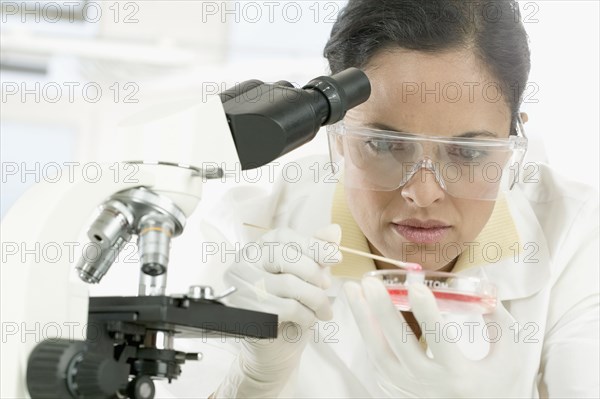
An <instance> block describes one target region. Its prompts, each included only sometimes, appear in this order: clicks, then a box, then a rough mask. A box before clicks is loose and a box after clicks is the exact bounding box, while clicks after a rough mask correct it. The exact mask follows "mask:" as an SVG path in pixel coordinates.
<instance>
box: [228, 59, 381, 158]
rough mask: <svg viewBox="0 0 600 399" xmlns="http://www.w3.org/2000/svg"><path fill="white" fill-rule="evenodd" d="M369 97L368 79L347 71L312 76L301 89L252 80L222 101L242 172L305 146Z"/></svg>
mask: <svg viewBox="0 0 600 399" xmlns="http://www.w3.org/2000/svg"><path fill="white" fill-rule="evenodd" d="M370 94H371V85H370V83H369V79H368V78H367V75H365V73H364V72H362V71H361V70H359V69H357V68H349V69H346V70H344V71H342V72H340V73H337V74H335V75H333V76H320V77H318V78H315V79H313V80H311V81H310V82H309V83H308V84H307V85H305V86H304V87H303V88H301V89H300V88H295V87H293V86H292V85H291V84H290V83H289V82H287V81H279V82H276V83H274V84H266V83H262V82H260V81H257V80H252V81H247V82H243V83H240V84H239V85H237V86H235V87H233V88H232V89H230V90H227V91H225V92H223V93H221V95H220V97H221V101H222V102H223V108H224V110H225V113H226V115H227V121H228V123H229V128H230V130H231V133H232V135H233V139H234V141H235V146H236V149H237V153H238V157H239V159H240V162H241V164H242V165H241V166H242V169H243V170H246V169H253V168H257V167H260V166H263V165H266V164H267V163H269V162H271V161H273V160H275V159H277V158H279V157H281V156H282V155H284V154H287V153H288V152H290V151H292V150H294V149H295V148H298V147H300V146H301V145H303V144H305V143H307V142H309V141H310V140H312V139H313V138H314V137H315V135H316V134H317V132H318V131H319V129H320V128H321V126H324V125H330V124H333V123H336V122H338V121H339V120H341V119H342V118H343V117H344V115H345V114H346V112H347V111H348V110H349V109H351V108H353V107H355V106H357V105H359V104H361V103H363V102H365V101H366V100H367V99H368V98H369V95H370Z"/></svg>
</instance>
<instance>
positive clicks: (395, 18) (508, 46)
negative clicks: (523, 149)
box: [324, 0, 531, 131]
mask: <svg viewBox="0 0 600 399" xmlns="http://www.w3.org/2000/svg"><path fill="white" fill-rule="evenodd" d="M395 47H401V48H404V49H408V50H417V51H423V52H430V53H434V52H440V51H446V50H454V49H472V51H473V53H474V54H475V55H476V56H477V57H478V58H479V60H480V61H481V62H482V63H483V65H485V66H486V67H487V68H488V71H489V72H490V73H491V74H492V76H493V77H494V78H495V79H497V83H498V85H499V87H500V89H501V90H502V92H503V94H504V98H505V99H506V101H507V103H508V105H509V107H510V110H511V114H512V116H513V119H512V121H513V123H514V121H515V119H516V115H517V113H518V111H519V107H520V104H521V101H522V97H523V92H524V90H525V87H526V84H527V79H528V75H529V69H530V66H531V65H530V59H529V58H530V52H529V45H528V40H527V34H526V33H525V28H524V26H523V23H522V22H521V14H520V12H519V6H518V4H517V2H516V1H514V0H349V2H348V5H347V6H346V7H345V8H344V9H343V10H342V11H341V12H340V14H339V15H338V18H337V21H336V22H335V24H334V25H333V28H332V30H331V37H330V38H329V41H328V42H327V44H326V46H325V49H324V55H325V57H326V58H327V60H328V61H329V67H330V69H331V72H332V73H337V72H339V71H341V70H344V69H346V68H349V67H357V68H364V67H365V66H366V65H367V64H368V63H369V61H370V60H371V58H372V57H373V56H374V55H375V54H376V53H378V52H380V51H381V50H388V49H393V48H395ZM513 129H514V125H513ZM513 131H514V130H513Z"/></svg>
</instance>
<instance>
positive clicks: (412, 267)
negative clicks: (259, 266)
mask: <svg viewBox="0 0 600 399" xmlns="http://www.w3.org/2000/svg"><path fill="white" fill-rule="evenodd" d="M242 224H243V225H244V226H248V227H254V228H255V229H260V230H265V231H269V230H272V229H270V228H268V227H263V226H257V225H255V224H251V223H242ZM315 238H316V239H318V240H323V239H322V238H320V237H315ZM323 241H327V240H323ZM332 244H334V243H332ZM336 245H337V244H336ZM338 248H339V249H340V251H342V252H347V253H349V254H354V255H358V256H363V257H365V258H370V259H374V260H378V261H381V262H385V263H389V264H391V265H394V266H398V267H400V268H402V269H407V270H421V269H422V267H421V265H419V264H418V263H412V262H402V261H399V260H395V259H390V258H386V257H385V256H379V255H374V254H371V253H368V252H363V251H359V250H357V249H352V248H348V247H345V246H343V245H338Z"/></svg>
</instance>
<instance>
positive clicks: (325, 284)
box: [261, 248, 331, 289]
mask: <svg viewBox="0 0 600 399" xmlns="http://www.w3.org/2000/svg"><path fill="white" fill-rule="evenodd" d="M261 263H262V264H263V268H264V269H265V270H266V271H268V272H269V273H275V274H284V273H288V274H293V275H294V276H297V277H298V278H300V279H302V280H304V281H306V282H308V283H310V284H312V285H314V286H317V287H319V288H322V289H327V288H329V287H330V286H331V277H330V276H329V274H328V273H327V270H326V269H323V268H322V267H320V266H319V265H318V264H317V263H316V262H315V261H314V260H312V259H311V258H309V257H308V256H306V255H304V254H302V253H299V252H297V251H296V250H295V249H293V248H291V249H289V250H287V251H286V252H279V251H277V252H275V254H274V255H273V257H272V259H269V257H267V256H265V257H264V258H263V259H262V262H261Z"/></svg>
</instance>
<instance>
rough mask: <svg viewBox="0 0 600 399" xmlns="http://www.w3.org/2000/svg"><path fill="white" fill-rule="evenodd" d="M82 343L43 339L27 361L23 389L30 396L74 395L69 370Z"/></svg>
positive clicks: (63, 396)
mask: <svg viewBox="0 0 600 399" xmlns="http://www.w3.org/2000/svg"><path fill="white" fill-rule="evenodd" d="M85 349H86V346H85V343H84V342H83V341H69V340H51V341H50V340H47V341H43V342H41V343H40V344H38V345H37V346H36V347H35V348H34V349H33V351H32V352H31V354H30V355H29V360H28V362H27V389H28V390H29V395H31V397H32V398H33V399H38V398H48V399H49V398H69V397H74V396H75V394H74V387H73V380H72V376H73V372H74V371H75V367H74V366H75V364H76V363H77V359H80V358H81V356H82V354H83V352H84V351H85Z"/></svg>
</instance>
